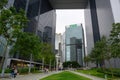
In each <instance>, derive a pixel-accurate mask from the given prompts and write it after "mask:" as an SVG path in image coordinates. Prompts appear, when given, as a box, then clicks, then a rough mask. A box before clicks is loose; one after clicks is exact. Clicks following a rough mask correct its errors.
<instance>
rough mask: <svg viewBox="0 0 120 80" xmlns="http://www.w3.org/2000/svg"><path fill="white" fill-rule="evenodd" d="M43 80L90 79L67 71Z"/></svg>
mask: <svg viewBox="0 0 120 80" xmlns="http://www.w3.org/2000/svg"><path fill="white" fill-rule="evenodd" d="M41 80H90V79H88V78H86V77H83V76H79V75H76V74H73V73H71V72H67V71H65V72H62V73H59V74H54V75H51V76H48V77H46V78H43V79H41Z"/></svg>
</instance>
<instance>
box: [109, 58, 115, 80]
mask: <svg viewBox="0 0 120 80" xmlns="http://www.w3.org/2000/svg"><path fill="white" fill-rule="evenodd" d="M108 62H109V64H110V70H111V74H112V79H113V77H114V75H113V70H112V65H111V63H110V60H108Z"/></svg>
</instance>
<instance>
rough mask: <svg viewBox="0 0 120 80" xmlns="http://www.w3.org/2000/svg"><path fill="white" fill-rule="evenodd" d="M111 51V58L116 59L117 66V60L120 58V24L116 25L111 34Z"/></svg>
mask: <svg viewBox="0 0 120 80" xmlns="http://www.w3.org/2000/svg"><path fill="white" fill-rule="evenodd" d="M109 43H110V51H111V57H112V58H114V63H115V66H116V59H115V58H120V23H114V24H113V26H112V30H111V33H110V39H109Z"/></svg>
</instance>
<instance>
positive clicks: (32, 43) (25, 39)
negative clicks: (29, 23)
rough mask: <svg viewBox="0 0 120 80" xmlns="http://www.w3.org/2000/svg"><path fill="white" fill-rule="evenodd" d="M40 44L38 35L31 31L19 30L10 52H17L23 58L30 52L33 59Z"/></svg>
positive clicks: (28, 55) (26, 57)
mask: <svg viewBox="0 0 120 80" xmlns="http://www.w3.org/2000/svg"><path fill="white" fill-rule="evenodd" d="M40 46H41V41H40V39H39V37H38V36H36V35H35V34H32V33H27V32H21V33H20V34H19V35H18V37H17V41H16V44H15V45H14V46H13V48H12V50H11V53H12V54H16V53H19V55H20V56H21V57H22V58H24V59H28V57H30V54H32V56H33V57H34V59H35V58H36V57H37V56H38V54H39V49H40V48H39V47H40ZM24 56H25V57H24Z"/></svg>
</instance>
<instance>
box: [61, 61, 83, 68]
mask: <svg viewBox="0 0 120 80" xmlns="http://www.w3.org/2000/svg"><path fill="white" fill-rule="evenodd" d="M63 67H64V68H67V67H72V68H79V67H81V66H80V65H79V64H78V63H77V62H76V61H72V62H71V61H68V62H64V63H63Z"/></svg>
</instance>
